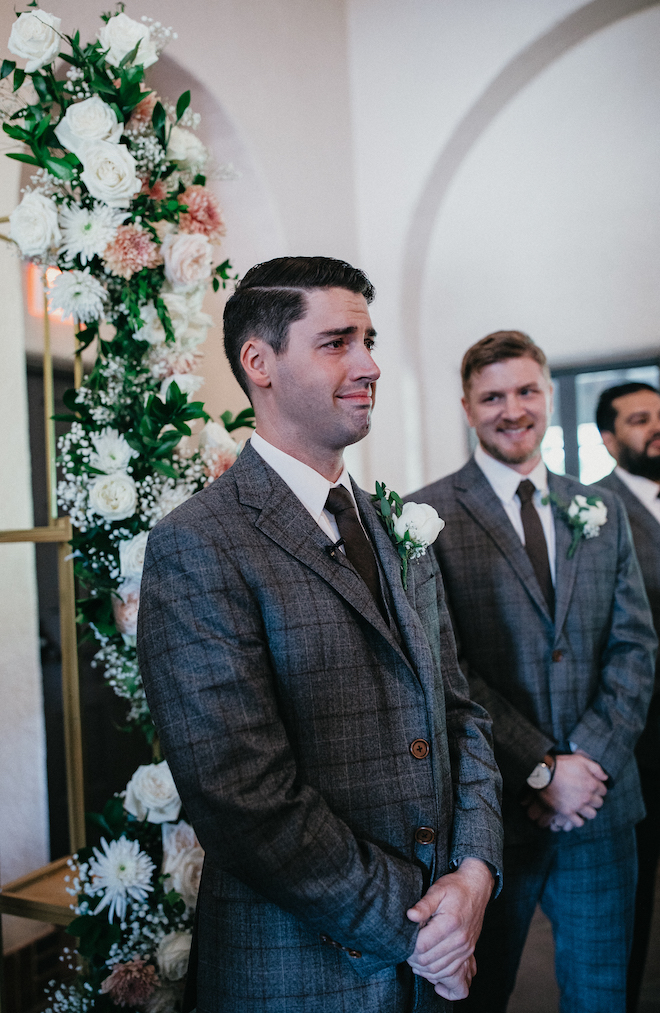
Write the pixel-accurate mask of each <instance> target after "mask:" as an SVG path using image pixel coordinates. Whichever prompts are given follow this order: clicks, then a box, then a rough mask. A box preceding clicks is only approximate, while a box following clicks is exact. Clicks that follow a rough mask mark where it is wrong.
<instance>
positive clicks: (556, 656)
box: [552, 651, 564, 661]
mask: <svg viewBox="0 0 660 1013" xmlns="http://www.w3.org/2000/svg"><path fill="white" fill-rule="evenodd" d="M552 660H553V661H563V660H564V652H563V651H553V652H552Z"/></svg>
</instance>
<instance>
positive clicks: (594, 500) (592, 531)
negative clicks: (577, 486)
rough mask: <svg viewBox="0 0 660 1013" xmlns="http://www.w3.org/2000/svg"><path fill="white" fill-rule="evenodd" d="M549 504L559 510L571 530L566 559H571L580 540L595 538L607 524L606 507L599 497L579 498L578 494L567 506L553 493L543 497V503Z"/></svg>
mask: <svg viewBox="0 0 660 1013" xmlns="http://www.w3.org/2000/svg"><path fill="white" fill-rule="evenodd" d="M550 502H552V503H554V504H555V505H556V506H557V507H558V508H559V510H560V511H561V513H562V514H563V516H564V519H565V520H566V523H567V524H568V526H569V527H570V528H572V529H573V539H572V541H571V544H570V546H569V549H568V552H567V554H566V555H567V557H568V559H572V558H573V556H574V555H575V550H576V549H577V547H578V545H579V544H580V539H582V538H596V537H597V536H598V535H599V534H600V529H601V528H602V526H603V524H605V523H607V507H606V506H605V504H604V503H603V501H602V499H601V498H600V496H581V495H580V494H579V493H578V494H577V495H576V496H574V497H573V499H572V500H571V502H570V503H569V504H568V506H566V504H565V503H561V502H560V501H559V499H557V497H556V496H555V495H554V494H553V493H549V495H547V496H544V497H543V503H550Z"/></svg>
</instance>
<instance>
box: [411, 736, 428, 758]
mask: <svg viewBox="0 0 660 1013" xmlns="http://www.w3.org/2000/svg"><path fill="white" fill-rule="evenodd" d="M430 750H431V747H430V746H429V744H428V742H427V741H426V739H414V740H413V742H411V743H410V752H411V753H412V755H413V756H414V757H415V759H416V760H423V759H424V757H426V756H428V755H429V752H430Z"/></svg>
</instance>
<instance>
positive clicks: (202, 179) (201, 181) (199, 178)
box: [193, 172, 206, 186]
mask: <svg viewBox="0 0 660 1013" xmlns="http://www.w3.org/2000/svg"><path fill="white" fill-rule="evenodd" d="M193 183H195V184H196V185H197V186H206V176H203V175H202V173H201V172H198V173H197V175H196V176H195V178H194V180H193Z"/></svg>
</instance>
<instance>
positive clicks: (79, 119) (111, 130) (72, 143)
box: [55, 95, 124, 158]
mask: <svg viewBox="0 0 660 1013" xmlns="http://www.w3.org/2000/svg"><path fill="white" fill-rule="evenodd" d="M123 128H124V125H123V123H120V122H119V121H118V119H117V114H116V113H115V111H114V109H113V108H112V106H109V105H108V104H107V102H104V101H103V99H100V98H99V97H98V95H92V97H91V98H86V99H85V100H84V101H83V102H76V103H74V104H73V105H70V106H69V108H68V109H67V111H66V114H65V116H64V118H63V119H61V120H60V122H59V123H58V124H57V126H56V127H55V136H56V137H57V139H58V141H59V142H60V144H61V145H62V147H63V148H68V150H69V151H72V152H73V153H74V155H78V157H79V158H81V157H82V152H83V150H84V148H85V146H86V145H87V144H90V143H92V142H94V141H108V143H110V144H118V143H119V138H120V137H121V133H122V130H123Z"/></svg>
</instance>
